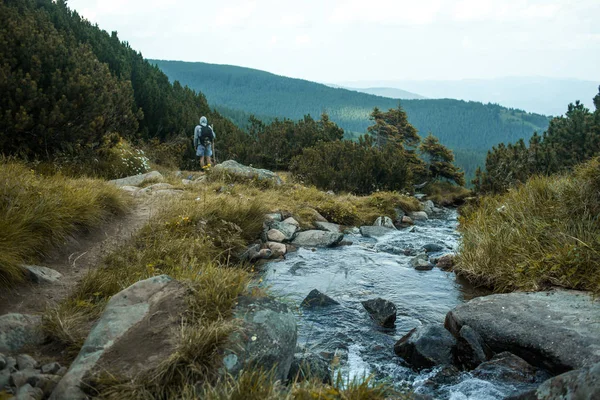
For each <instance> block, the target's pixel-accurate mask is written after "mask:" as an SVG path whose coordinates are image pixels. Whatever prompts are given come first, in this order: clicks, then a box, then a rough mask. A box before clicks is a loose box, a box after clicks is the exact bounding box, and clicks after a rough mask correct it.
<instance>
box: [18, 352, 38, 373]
mask: <svg viewBox="0 0 600 400" xmlns="http://www.w3.org/2000/svg"><path fill="white" fill-rule="evenodd" d="M37 367H38V362H37V361H35V359H34V358H33V357H31V356H30V355H29V354H19V355H18V356H17V368H19V370H24V369H28V368H31V369H35V368H37Z"/></svg>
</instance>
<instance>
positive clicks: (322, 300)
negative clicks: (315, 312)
mask: <svg viewBox="0 0 600 400" xmlns="http://www.w3.org/2000/svg"><path fill="white" fill-rule="evenodd" d="M339 304H340V303H338V302H337V301H335V300H334V299H332V298H331V297H329V296H327V295H326V294H324V293H321V292H319V291H318V290H317V289H313V290H311V291H310V293H309V294H308V296H306V297H305V298H304V300H302V303H301V304H300V306H302V307H305V308H315V307H327V306H334V305H339Z"/></svg>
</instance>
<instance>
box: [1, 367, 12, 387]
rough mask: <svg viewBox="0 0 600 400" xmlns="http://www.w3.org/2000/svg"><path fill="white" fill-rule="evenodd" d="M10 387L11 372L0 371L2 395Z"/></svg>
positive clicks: (6, 370)
mask: <svg viewBox="0 0 600 400" xmlns="http://www.w3.org/2000/svg"><path fill="white" fill-rule="evenodd" d="M9 387H10V371H9V370H8V369H0V393H2V391H3V390H4V389H8V388H9Z"/></svg>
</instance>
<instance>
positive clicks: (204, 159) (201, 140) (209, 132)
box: [194, 116, 217, 169]
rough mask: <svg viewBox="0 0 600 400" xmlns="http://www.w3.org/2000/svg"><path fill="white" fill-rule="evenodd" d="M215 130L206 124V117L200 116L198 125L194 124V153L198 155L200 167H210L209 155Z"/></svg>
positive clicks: (211, 150)
mask: <svg viewBox="0 0 600 400" xmlns="http://www.w3.org/2000/svg"><path fill="white" fill-rule="evenodd" d="M216 137H217V135H215V131H213V128H212V126H210V125H208V120H207V119H206V117H204V116H202V118H200V125H196V128H195V129H194V148H195V149H196V155H197V156H200V167H202V169H208V168H210V167H211V160H210V157H211V156H212V153H213V149H212V148H213V143H214V141H215V138H216Z"/></svg>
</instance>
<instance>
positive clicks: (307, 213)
mask: <svg viewBox="0 0 600 400" xmlns="http://www.w3.org/2000/svg"><path fill="white" fill-rule="evenodd" d="M298 213H299V214H301V215H303V216H304V217H305V218H306V219H308V220H310V221H314V222H327V218H325V217H324V216H322V215H321V214H320V213H319V212H318V211H317V210H315V209H314V208H311V207H304V208H302V209H300V210H299V212H298Z"/></svg>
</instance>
